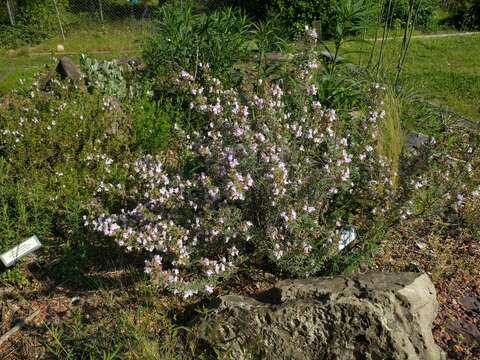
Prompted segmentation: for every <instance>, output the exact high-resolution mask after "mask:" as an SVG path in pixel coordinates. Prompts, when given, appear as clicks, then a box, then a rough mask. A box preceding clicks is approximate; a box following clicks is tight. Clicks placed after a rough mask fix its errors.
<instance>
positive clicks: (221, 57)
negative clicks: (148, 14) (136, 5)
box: [143, 1, 252, 76]
mask: <svg viewBox="0 0 480 360" xmlns="http://www.w3.org/2000/svg"><path fill="white" fill-rule="evenodd" d="M251 29H252V25H251V23H250V22H249V21H248V19H247V17H246V16H243V15H241V14H240V13H239V12H237V11H234V10H232V9H231V8H226V9H222V10H219V11H215V12H213V13H210V14H194V13H193V12H192V4H191V2H189V1H185V3H184V6H183V7H180V6H178V3H177V2H175V1H171V2H169V3H167V4H165V5H164V6H162V7H161V8H160V10H159V12H158V20H157V25H156V31H155V34H154V35H153V36H152V37H151V38H150V39H148V41H147V42H146V44H145V48H144V51H143V58H144V60H145V62H146V63H147V65H148V66H149V69H150V71H151V72H152V73H153V75H155V76H166V75H168V74H171V73H172V71H180V70H182V69H183V70H186V71H190V72H191V73H195V72H196V70H197V66H198V64H200V63H208V64H210V66H211V68H212V70H213V71H214V72H215V74H217V75H218V76H221V75H222V74H225V72H227V71H229V70H231V68H232V66H233V65H234V64H236V63H238V62H241V61H242V59H244V58H245V56H246V55H247V54H248V53H249V45H250V39H251V33H250V32H251Z"/></svg>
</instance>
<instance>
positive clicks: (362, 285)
mask: <svg viewBox="0 0 480 360" xmlns="http://www.w3.org/2000/svg"><path fill="white" fill-rule="evenodd" d="M436 310H437V300H436V293H435V288H434V286H433V284H432V282H431V281H430V279H429V278H428V276H427V275H425V274H416V273H371V274H363V275H356V276H352V277H344V276H338V277H329V278H317V279H309V280H286V281H281V282H279V283H278V284H277V285H276V286H275V287H274V288H273V289H271V290H269V291H268V292H267V293H264V294H261V295H260V296H258V297H257V298H253V297H248V296H239V295H227V296H223V297H221V298H219V299H217V301H216V303H215V304H214V305H213V309H212V312H211V313H210V317H209V318H208V319H207V321H208V323H209V324H210V325H209V326H210V327H211V329H210V330H209V331H208V332H207V335H205V337H206V339H207V340H208V341H209V342H211V343H216V344H217V345H219V344H223V345H222V346H224V347H226V348H227V351H228V352H229V355H228V358H232V359H275V360H283V359H285V360H287V359H288V360H292V359H340V360H342V359H345V360H347V359H409V360H413V359H418V360H420V359H421V360H436V359H444V358H445V357H444V354H443V353H442V351H441V350H440V348H439V347H438V346H437V345H436V344H435V342H434V340H433V337H432V332H431V326H432V322H433V320H434V317H435V314H436Z"/></svg>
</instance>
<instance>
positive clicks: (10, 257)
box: [0, 235, 42, 267]
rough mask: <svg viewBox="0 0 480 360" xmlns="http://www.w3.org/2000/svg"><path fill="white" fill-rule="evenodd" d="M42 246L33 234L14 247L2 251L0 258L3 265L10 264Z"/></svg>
mask: <svg viewBox="0 0 480 360" xmlns="http://www.w3.org/2000/svg"><path fill="white" fill-rule="evenodd" d="M41 246H42V244H41V243H40V240H38V238H37V237H36V236H35V235H34V236H32V237H30V238H28V239H27V240H25V241H24V242H22V243H21V244H19V245H17V246H15V247H14V248H12V249H10V250H8V251H6V252H4V253H3V254H1V255H0V260H2V263H3V265H5V267H9V266H12V265H13V264H15V263H16V262H17V261H18V260H19V259H21V258H22V257H24V256H26V255H28V254H31V253H32V252H34V251H35V250H37V249H39V248H40V247H41Z"/></svg>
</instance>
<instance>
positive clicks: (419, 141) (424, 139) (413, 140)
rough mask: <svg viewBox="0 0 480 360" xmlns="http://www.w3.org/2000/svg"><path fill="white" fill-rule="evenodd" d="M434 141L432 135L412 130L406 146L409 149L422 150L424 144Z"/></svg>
mask: <svg viewBox="0 0 480 360" xmlns="http://www.w3.org/2000/svg"><path fill="white" fill-rule="evenodd" d="M433 141H434V139H432V138H431V137H430V136H427V135H423V134H417V133H414V132H411V133H409V134H408V135H407V139H406V143H405V146H406V148H407V149H417V150H420V149H421V148H423V147H424V146H427V145H428V144H431V143H432V142H433Z"/></svg>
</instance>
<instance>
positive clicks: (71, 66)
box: [56, 56, 82, 81]
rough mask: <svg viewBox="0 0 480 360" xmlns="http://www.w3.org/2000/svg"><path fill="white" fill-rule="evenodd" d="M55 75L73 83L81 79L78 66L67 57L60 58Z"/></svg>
mask: <svg viewBox="0 0 480 360" xmlns="http://www.w3.org/2000/svg"><path fill="white" fill-rule="evenodd" d="M56 71H57V73H58V74H60V77H61V78H62V80H63V79H72V80H74V81H80V80H81V79H82V73H81V71H80V66H79V65H77V64H75V63H74V62H73V61H72V59H70V58H69V57H66V56H64V57H62V58H61V59H60V62H59V63H58V65H57V69H56Z"/></svg>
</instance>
